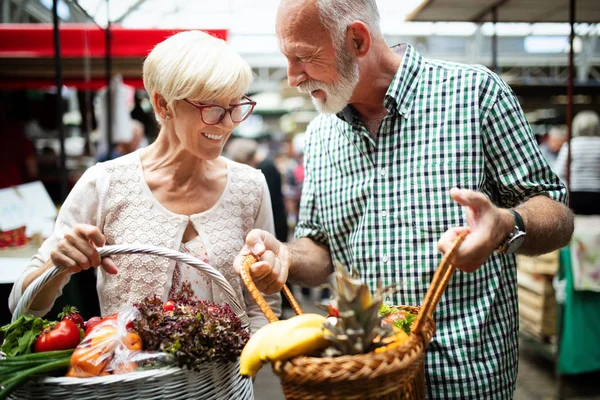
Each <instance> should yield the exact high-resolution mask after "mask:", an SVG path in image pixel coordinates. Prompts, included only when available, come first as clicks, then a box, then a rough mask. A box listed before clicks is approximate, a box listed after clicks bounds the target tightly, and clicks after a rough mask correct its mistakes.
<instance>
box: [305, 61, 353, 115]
mask: <svg viewBox="0 0 600 400" xmlns="http://www.w3.org/2000/svg"><path fill="white" fill-rule="evenodd" d="M343 58H344V59H343V60H340V61H339V62H338V71H339V79H338V82H335V83H331V84H327V83H323V82H321V81H317V80H314V79H309V80H307V81H306V82H303V83H301V84H300V85H299V86H298V90H299V91H300V92H302V93H311V92H312V91H314V90H319V89H320V90H322V91H323V92H325V98H324V99H317V98H315V97H312V96H311V99H312V102H313V104H314V105H315V108H316V109H317V111H319V112H320V113H325V114H337V113H339V112H340V111H342V110H343V109H344V108H345V107H346V106H347V105H348V103H349V102H350V98H351V97H352V94H353V93H354V89H356V85H357V84H358V79H359V73H358V64H357V63H356V62H355V61H354V60H353V59H352V58H350V57H349V56H346V57H343Z"/></svg>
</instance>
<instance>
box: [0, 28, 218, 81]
mask: <svg viewBox="0 0 600 400" xmlns="http://www.w3.org/2000/svg"><path fill="white" fill-rule="evenodd" d="M181 31H182V30H181V29H126V28H123V27H120V26H116V25H115V26H111V39H112V40H111V57H112V59H113V60H115V62H113V66H114V67H113V68H114V70H113V73H121V71H119V65H120V64H123V63H128V65H131V64H132V63H133V64H135V65H140V68H139V71H138V70H137V69H135V70H134V71H133V72H132V70H131V69H129V71H128V74H129V76H127V73H125V74H123V75H124V81H125V82H126V83H128V84H131V85H132V86H135V87H141V86H142V85H141V82H142V81H141V60H142V59H143V58H144V57H146V56H147V55H148V53H149V52H150V50H152V48H153V47H154V46H155V45H156V44H157V43H159V42H161V41H163V40H164V39H165V38H167V37H169V36H171V35H173V34H175V33H177V32H181ZM203 31H205V32H207V33H210V34H212V35H214V36H216V37H218V38H221V39H224V40H227V30H226V29H210V30H203ZM60 40H61V43H60V46H61V56H62V57H63V58H64V59H69V62H70V63H71V65H72V64H74V63H75V64H79V63H78V60H80V61H81V60H84V59H86V58H89V59H91V60H92V61H93V60H95V61H96V62H95V63H94V64H95V66H96V67H95V70H94V74H93V76H92V78H91V79H88V80H85V79H84V78H83V75H84V74H83V71H78V72H79V73H76V74H75V73H74V71H72V70H69V69H64V84H65V85H67V86H76V87H79V88H81V89H97V88H99V87H102V86H104V84H105V83H104V82H105V77H103V76H101V72H102V71H101V70H99V69H98V61H99V59H103V58H104V57H105V54H106V33H105V31H104V30H102V29H100V28H99V27H98V26H96V25H93V24H85V25H82V24H62V25H61V26H60ZM53 58H54V37H53V26H52V25H51V24H0V88H3V89H35V88H44V87H48V86H53V84H54V80H53V78H52V77H53V76H54V74H53V72H52V69H51V68H52V67H51V65H52V64H51V60H52V59H53ZM119 61H122V63H119ZM138 61H139V62H138ZM21 64H22V68H20V65H21ZM33 64H35V65H37V68H33V67H31V66H32V65H33ZM81 64H82V65H83V63H82V62H81ZM41 71H43V73H42V72H41ZM70 74H71V75H70ZM49 75H50V76H49Z"/></svg>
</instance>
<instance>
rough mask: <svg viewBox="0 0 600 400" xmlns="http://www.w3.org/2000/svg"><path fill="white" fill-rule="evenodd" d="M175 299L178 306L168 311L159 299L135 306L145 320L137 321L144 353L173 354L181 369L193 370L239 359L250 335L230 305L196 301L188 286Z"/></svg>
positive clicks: (152, 298) (136, 325)
mask: <svg viewBox="0 0 600 400" xmlns="http://www.w3.org/2000/svg"><path fill="white" fill-rule="evenodd" d="M172 300H173V301H174V302H175V306H174V307H173V309H172V310H168V311H167V310H165V309H164V307H163V302H162V300H161V299H160V298H158V297H157V296H154V297H150V298H146V299H144V300H143V301H142V302H140V303H138V304H136V305H135V306H136V307H137V308H138V310H139V311H140V314H141V318H138V319H136V320H134V321H133V328H134V330H135V331H136V332H138V334H139V335H140V337H141V338H142V343H143V344H144V350H150V351H160V352H164V353H168V354H172V355H174V356H175V358H176V359H177V362H178V364H179V366H180V367H187V368H189V369H194V368H199V367H200V365H201V364H203V363H206V362H209V361H218V362H227V361H235V360H236V359H237V357H238V356H239V355H240V353H241V352H242V349H243V347H244V345H245V344H246V342H247V341H248V339H249V334H248V332H246V330H244V329H243V328H242V324H241V322H240V320H239V318H238V317H237V316H236V315H235V314H234V313H233V311H231V308H230V307H229V306H228V305H221V304H215V303H212V302H209V301H204V300H201V301H197V300H193V299H192V292H191V288H190V287H189V286H187V285H186V286H185V287H184V291H183V292H182V293H181V294H180V295H178V296H176V297H174V298H173V299H172Z"/></svg>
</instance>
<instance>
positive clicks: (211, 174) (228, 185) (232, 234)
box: [9, 31, 281, 330]
mask: <svg viewBox="0 0 600 400" xmlns="http://www.w3.org/2000/svg"><path fill="white" fill-rule="evenodd" d="M143 71H144V85H145V88H146V90H147V91H148V94H149V96H150V99H151V100H152V106H153V108H154V112H155V114H156V117H157V119H158V121H159V123H160V133H159V135H158V138H157V140H156V141H155V142H154V143H153V144H152V145H150V146H148V147H146V148H145V149H142V150H138V151H136V152H133V153H131V154H128V155H125V156H123V157H120V158H118V159H115V160H112V161H109V162H105V163H100V164H97V165H95V166H93V167H91V168H90V169H88V170H87V171H86V172H85V174H84V175H83V176H82V177H81V179H80V180H79V181H78V182H77V184H76V185H75V187H74V188H73V190H72V192H71V193H70V195H69V197H68V198H67V200H66V201H65V203H64V205H63V206H62V208H61V210H60V213H59V215H58V219H57V221H56V226H55V229H54V232H53V233H52V235H51V236H50V237H49V238H48V239H47V240H46V241H45V242H44V244H43V245H42V247H41V248H40V249H39V251H38V253H37V254H36V255H35V256H34V257H33V259H32V261H31V265H30V266H29V267H28V268H27V269H26V270H25V272H24V273H23V275H22V276H21V277H20V279H19V280H18V281H17V282H16V283H15V285H14V287H13V290H12V293H11V296H10V301H9V303H10V308H11V310H14V309H15V307H16V304H17V302H18V300H19V298H20V297H21V296H22V293H23V291H24V290H25V289H26V288H27V287H28V286H29V285H30V284H31V283H32V282H33V281H34V280H35V279H36V278H37V277H39V276H40V275H41V274H42V273H43V272H44V271H45V270H47V269H48V268H50V267H51V266H52V265H53V264H56V265H61V266H64V267H67V270H66V271H65V272H64V273H63V274H62V275H60V276H58V277H57V278H55V279H54V280H53V281H51V282H50V283H49V284H47V285H46V286H45V287H44V288H43V289H42V291H40V293H38V295H37V296H36V297H35V299H34V301H33V303H32V305H31V310H30V311H31V312H32V313H33V314H37V315H44V314H45V313H47V312H48V311H49V310H50V308H51V306H52V305H53V303H54V301H55V299H56V298H57V297H58V296H59V295H60V294H61V291H62V288H63V287H64V285H65V284H66V283H67V282H68V281H69V277H70V276H71V274H74V273H77V272H79V271H81V270H85V269H88V268H90V267H99V266H101V268H98V270H97V271H98V274H97V275H98V281H97V289H98V296H99V300H100V307H101V312H102V314H103V315H106V314H111V313H114V312H117V311H119V310H122V309H123V308H125V307H127V306H128V305H130V304H132V303H135V302H137V301H139V300H141V299H142V298H144V297H145V296H148V295H153V294H157V295H159V296H160V297H161V298H162V299H163V300H165V301H166V300H167V299H168V298H169V297H170V296H172V295H173V294H175V293H176V292H177V291H178V290H181V289H182V286H183V285H186V286H187V285H188V284H190V285H191V288H192V289H193V291H194V295H195V296H196V297H197V298H198V299H205V300H211V301H215V302H218V303H221V302H224V300H225V298H224V296H223V294H222V293H221V292H220V291H219V289H218V287H217V286H216V285H213V284H211V282H210V281H209V280H208V279H207V278H206V277H205V276H204V275H203V274H202V273H200V272H198V271H197V270H195V269H193V268H191V267H189V266H187V265H185V264H179V263H176V262H175V261H170V260H168V259H166V258H162V257H149V256H143V255H121V256H114V257H113V259H112V260H111V259H109V258H104V259H102V260H101V259H100V257H99V254H98V251H97V250H96V248H97V247H99V246H104V245H105V244H106V245H111V244H144V245H152V246H160V247H167V248H171V249H175V250H179V251H182V252H185V253H191V254H192V255H194V256H195V257H197V258H199V259H202V260H204V261H205V262H207V263H209V264H210V265H212V266H213V267H215V268H216V269H217V270H219V271H220V272H221V273H222V274H223V275H224V276H225V278H227V279H228V280H229V282H230V283H231V285H232V286H233V288H234V289H235V291H236V293H237V294H238V296H239V298H240V301H241V303H242V304H246V308H247V313H248V316H249V317H250V320H251V324H252V330H256V329H257V328H258V327H260V326H262V325H264V324H266V323H267V320H266V318H264V316H263V315H262V313H261V312H260V310H259V309H258V307H257V305H256V303H255V302H254V300H253V299H252V298H251V297H250V296H249V295H248V294H244V290H243V288H242V284H241V282H240V279H239V277H238V276H237V275H236V273H235V271H234V270H233V266H232V265H233V261H234V258H235V256H236V255H237V253H238V252H239V251H240V249H241V248H242V246H243V245H244V238H245V237H246V234H247V233H248V232H249V231H250V230H252V229H253V228H261V229H267V230H268V231H270V232H271V233H273V231H274V229H273V216H272V212H271V204H270V199H269V191H268V188H267V185H266V182H265V178H264V176H263V175H262V174H261V173H260V172H259V171H257V170H255V169H253V168H251V167H249V166H246V165H242V164H239V163H236V162H233V161H231V160H228V159H226V158H224V157H222V156H221V151H222V149H223V146H224V145H225V143H226V141H227V139H228V138H229V136H230V135H231V132H232V130H233V129H234V128H235V127H236V126H237V125H238V124H239V123H241V122H242V121H244V120H245V119H246V118H247V117H248V116H249V115H250V113H251V112H252V110H253V108H254V105H255V103H254V102H253V101H252V100H250V99H249V98H247V97H246V96H244V93H245V92H246V91H247V90H248V88H249V86H250V83H251V80H252V72H251V69H250V67H249V66H248V65H247V64H246V63H245V62H244V61H243V60H242V58H241V57H240V56H239V55H238V54H236V53H235V52H234V51H233V50H232V49H231V48H229V47H228V46H227V44H226V43H225V42H224V41H222V40H220V39H216V38H214V37H212V36H210V35H208V34H205V33H203V32H200V31H188V32H182V33H178V34H176V35H174V36H171V37H169V38H168V39H166V40H165V41H163V42H162V43H159V44H158V45H157V46H156V47H155V48H154V49H153V50H152V52H151V53H150V54H149V56H148V58H147V59H146V61H145V62H144V68H143ZM280 300H281V299H280V296H279V295H276V296H267V301H268V302H269V303H270V304H271V307H275V310H280ZM276 312H277V311H276Z"/></svg>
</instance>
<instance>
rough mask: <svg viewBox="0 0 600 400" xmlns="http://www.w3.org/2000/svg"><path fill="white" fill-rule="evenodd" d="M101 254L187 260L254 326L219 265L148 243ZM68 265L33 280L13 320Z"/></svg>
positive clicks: (112, 248) (102, 250) (109, 249)
mask: <svg viewBox="0 0 600 400" xmlns="http://www.w3.org/2000/svg"><path fill="white" fill-rule="evenodd" d="M98 253H99V254H100V257H108V256H113V255H118V254H148V255H153V256H162V257H166V258H168V259H171V260H175V261H179V262H183V263H186V264H187V265H189V266H191V267H194V268H196V269H197V270H198V271H200V272H202V273H204V274H206V275H208V276H209V277H210V278H211V280H212V281H213V282H214V283H216V284H217V286H218V287H219V289H221V290H222V292H223V293H224V294H225V296H226V297H227V300H228V304H229V306H230V307H231V310H232V311H233V312H234V313H235V314H236V315H237V317H238V318H239V319H240V321H241V322H242V325H243V326H244V327H248V326H250V319H249V318H248V315H247V314H246V311H245V310H244V308H243V307H242V305H241V304H240V301H239V299H238V297H237V296H236V294H235V291H234V290H233V288H232V287H231V284H230V283H229V282H228V281H227V279H225V277H224V276H223V275H222V274H221V273H220V272H219V271H217V270H216V269H215V268H213V267H212V266H210V265H209V264H207V263H205V262H204V261H201V260H199V259H197V258H196V257H193V256H191V255H189V254H184V253H180V252H177V251H175V250H171V249H167V248H163V247H154V246H144V245H113V246H104V247H101V248H99V249H98ZM65 269H66V268H64V267H60V266H53V267H52V268H49V269H48V270H46V272H44V273H43V274H42V275H41V276H40V277H38V278H37V279H36V280H35V281H34V282H33V283H31V284H30V285H29V286H28V287H27V289H26V290H25V292H24V293H23V295H22V296H21V298H20V299H19V302H18V304H17V307H16V309H15V312H14V313H13V316H12V321H13V322H14V321H16V320H17V319H18V318H19V317H20V316H21V315H23V314H25V313H26V312H27V310H29V307H30V306H31V303H32V302H33V299H34V298H35V296H36V295H37V294H38V292H39V291H40V290H41V288H42V287H43V286H44V285H45V284H46V283H48V282H49V281H50V280H51V279H53V278H54V277H56V276H57V275H59V274H60V273H61V272H63V271H64V270H65Z"/></svg>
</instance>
